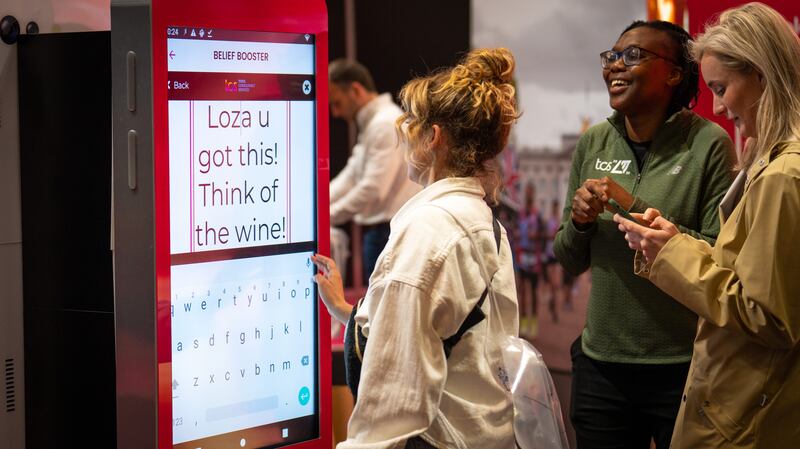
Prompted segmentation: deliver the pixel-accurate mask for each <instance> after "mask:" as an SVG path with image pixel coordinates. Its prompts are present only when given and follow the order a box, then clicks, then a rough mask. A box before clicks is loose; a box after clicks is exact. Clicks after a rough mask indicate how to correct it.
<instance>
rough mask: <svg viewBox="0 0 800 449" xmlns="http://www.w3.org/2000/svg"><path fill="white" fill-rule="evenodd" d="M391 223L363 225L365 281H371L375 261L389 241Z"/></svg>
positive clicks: (362, 253) (362, 251)
mask: <svg viewBox="0 0 800 449" xmlns="http://www.w3.org/2000/svg"><path fill="white" fill-rule="evenodd" d="M389 229H390V228H389V223H388V222H384V223H378V224H375V225H369V226H362V230H363V235H364V245H363V246H362V249H361V255H362V266H361V267H362V270H363V271H362V274H363V275H364V277H363V279H364V283H365V284H366V283H367V282H368V281H369V277H370V276H371V275H372V271H373V270H374V269H375V263H376V262H377V261H378V256H380V255H381V251H383V248H384V247H385V246H386V242H388V241H389Z"/></svg>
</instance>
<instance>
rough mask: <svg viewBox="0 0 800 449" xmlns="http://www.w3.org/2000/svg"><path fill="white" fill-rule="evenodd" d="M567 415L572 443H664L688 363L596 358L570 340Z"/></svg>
mask: <svg viewBox="0 0 800 449" xmlns="http://www.w3.org/2000/svg"><path fill="white" fill-rule="evenodd" d="M571 351H572V402H571V407H570V419H571V420H572V426H573V427H574V428H575V436H576V440H577V443H578V448H577V449H612V448H614V449H649V448H650V438H652V439H653V440H654V441H655V443H656V447H657V448H658V449H668V448H669V443H670V439H671V438H672V429H673V427H674V426H675V417H676V416H677V414H678V409H679V408H680V404H681V395H682V394H683V387H684V384H685V383H686V376H687V374H688V372H689V363H688V362H687V363H679V364H669V365H643V364H628V363H609V362H600V361H597V360H594V359H591V358H589V357H588V356H587V355H586V354H584V353H583V351H582V350H581V339H580V338H578V339H577V340H576V341H575V342H574V343H573V344H572V349H571Z"/></svg>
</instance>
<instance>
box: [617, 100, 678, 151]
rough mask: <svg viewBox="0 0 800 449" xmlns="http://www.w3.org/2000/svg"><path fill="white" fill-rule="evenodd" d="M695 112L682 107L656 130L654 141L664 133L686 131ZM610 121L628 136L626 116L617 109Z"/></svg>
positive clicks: (621, 132) (623, 134) (670, 133)
mask: <svg viewBox="0 0 800 449" xmlns="http://www.w3.org/2000/svg"><path fill="white" fill-rule="evenodd" d="M693 115H694V114H693V113H692V112H691V111H689V110H688V109H685V108H681V109H680V110H679V111H677V112H675V113H673V114H672V115H670V116H669V117H668V118H667V120H666V121H664V124H663V125H661V127H660V128H659V129H658V131H657V132H656V135H655V136H653V141H654V142H655V141H656V140H657V139H658V138H659V137H660V136H662V135H667V136H669V135H675V134H674V133H680V132H684V131H685V129H688V128H689V127H691V124H692V117H693ZM607 120H608V122H609V123H610V124H611V126H613V127H614V129H616V130H617V132H618V133H619V135H620V136H621V137H622V138H623V139H624V138H625V137H627V136H628V130H627V129H625V116H624V115H622V114H620V113H619V112H617V111H614V113H613V114H611V116H610V117H608V119H607ZM651 148H652V147H651Z"/></svg>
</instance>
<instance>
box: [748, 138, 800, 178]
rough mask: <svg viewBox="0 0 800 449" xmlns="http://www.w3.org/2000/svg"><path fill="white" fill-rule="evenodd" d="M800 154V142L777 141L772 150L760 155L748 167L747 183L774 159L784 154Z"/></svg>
mask: <svg viewBox="0 0 800 449" xmlns="http://www.w3.org/2000/svg"><path fill="white" fill-rule="evenodd" d="M790 153H794V154H800V142H779V143H777V144H776V145H775V146H774V147H772V150H770V152H769V154H767V155H765V156H762V157H760V158H758V159H756V160H754V161H753V164H752V165H751V166H750V168H748V169H747V181H748V184H749V183H751V182H753V180H754V179H756V178H757V177H758V175H760V174H761V172H763V171H764V170H765V169H766V168H767V166H769V164H770V163H771V162H773V161H774V160H775V159H777V158H779V157H780V156H783V155H784V154H790Z"/></svg>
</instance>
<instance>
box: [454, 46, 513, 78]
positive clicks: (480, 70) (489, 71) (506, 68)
mask: <svg viewBox="0 0 800 449" xmlns="http://www.w3.org/2000/svg"><path fill="white" fill-rule="evenodd" d="M463 65H464V67H465V68H466V69H467V70H468V71H469V72H470V75H471V76H472V78H474V79H475V80H476V81H493V82H495V83H510V82H511V80H512V77H513V75H514V55H512V54H511V52H510V51H509V50H508V49H507V48H502V47H501V48H480V49H476V50H472V51H471V52H469V54H467V56H466V58H465V59H464V62H463Z"/></svg>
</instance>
